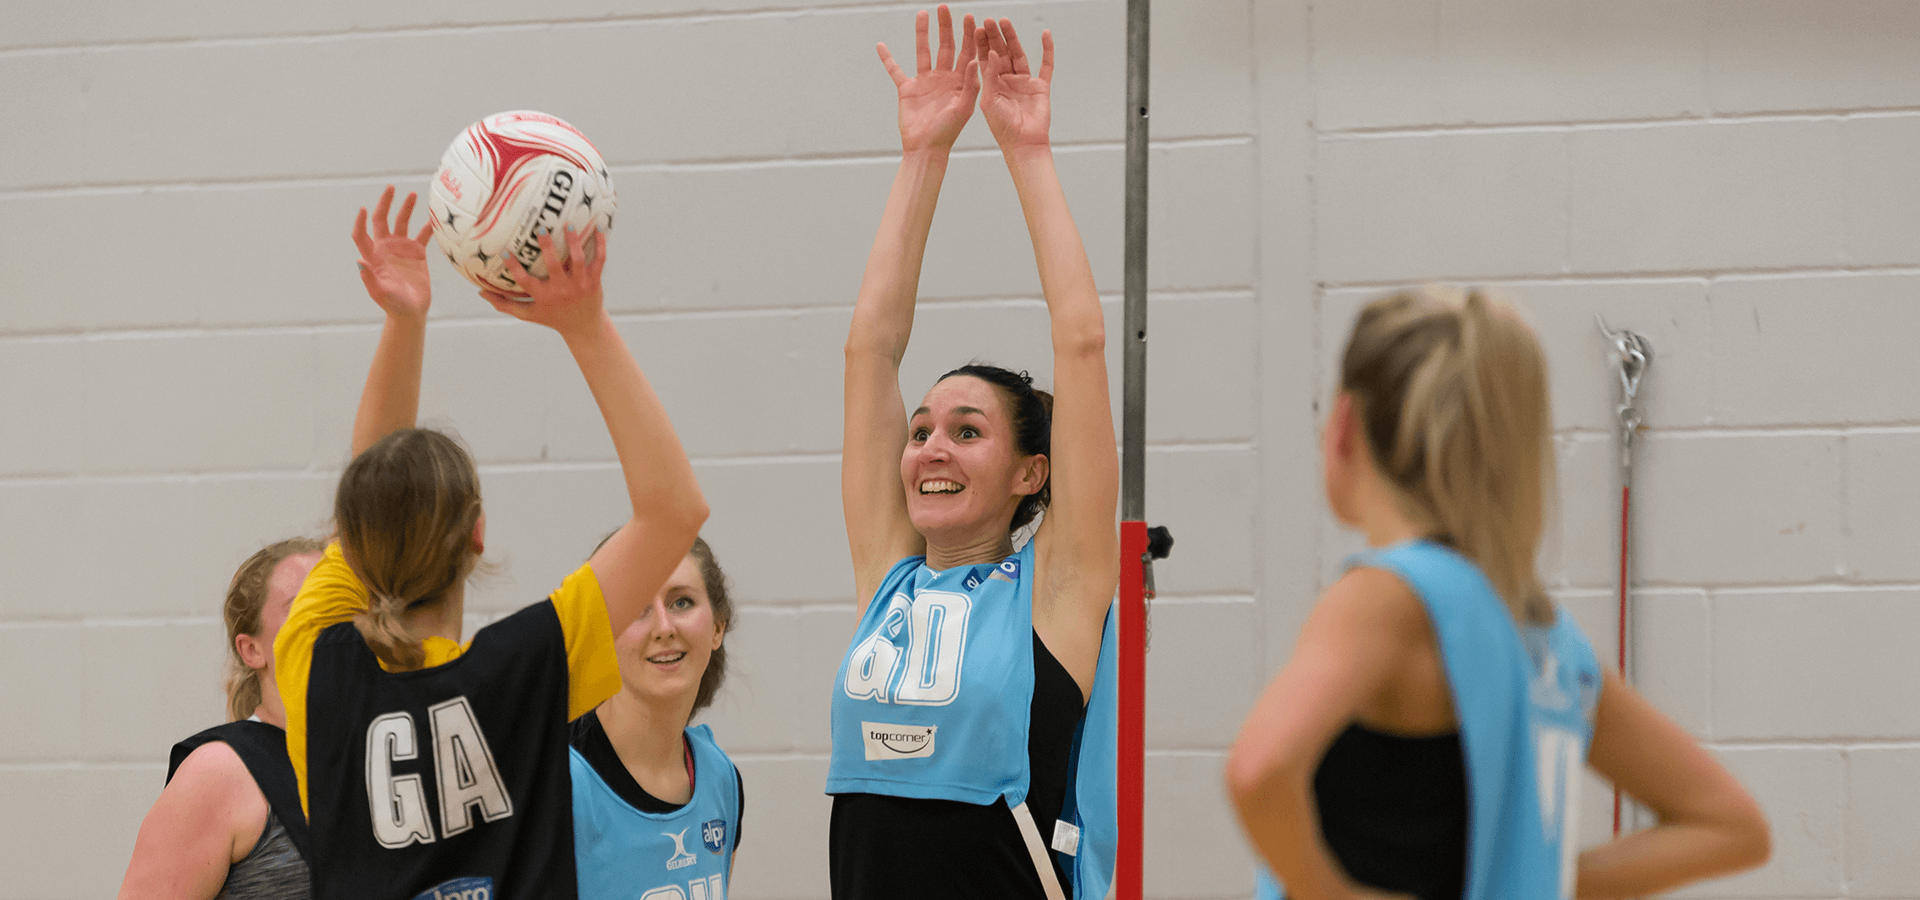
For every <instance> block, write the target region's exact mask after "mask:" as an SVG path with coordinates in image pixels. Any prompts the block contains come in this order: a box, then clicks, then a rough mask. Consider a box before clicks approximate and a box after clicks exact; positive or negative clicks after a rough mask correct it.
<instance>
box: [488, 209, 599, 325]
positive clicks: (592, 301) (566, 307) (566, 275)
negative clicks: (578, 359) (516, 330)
mask: <svg viewBox="0 0 1920 900" xmlns="http://www.w3.org/2000/svg"><path fill="white" fill-rule="evenodd" d="M566 240H567V255H566V257H565V258H564V259H563V258H562V257H561V256H560V255H559V253H558V252H556V251H555V249H554V246H553V233H552V232H547V233H546V234H543V235H541V236H540V256H541V258H542V259H545V260H546V262H547V277H546V278H544V279H542V278H536V277H534V275H533V273H532V272H529V271H527V269H526V267H525V266H522V265H521V264H520V260H519V258H518V257H516V256H514V255H513V254H511V253H509V254H507V274H509V275H512V276H513V283H514V284H517V285H519V286H520V289H521V290H523V291H526V292H527V299H525V300H516V299H513V298H510V297H508V296H507V295H505V294H502V293H500V292H499V291H481V292H480V296H481V297H483V298H485V299H486V301H487V302H488V303H491V304H493V308H494V309H497V310H499V311H501V312H503V313H506V314H507V315H510V316H512V317H514V318H516V319H519V320H521V321H523V322H532V323H534V324H536V325H545V326H547V327H548V328H551V329H553V330H555V331H558V332H560V334H561V335H562V336H566V335H568V334H574V333H578V331H579V330H580V329H582V328H586V327H588V326H590V325H592V324H593V323H595V322H597V321H598V320H599V318H600V316H601V314H602V312H603V311H604V309H605V302H606V301H605V297H604V296H603V295H602V294H601V292H600V271H601V270H602V269H604V268H606V265H607V246H606V241H605V240H604V239H603V238H602V237H601V236H600V232H599V231H597V230H592V229H589V231H587V232H580V231H574V230H573V229H571V228H569V229H567V230H566Z"/></svg>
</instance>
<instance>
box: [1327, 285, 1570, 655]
mask: <svg viewBox="0 0 1920 900" xmlns="http://www.w3.org/2000/svg"><path fill="white" fill-rule="evenodd" d="M1340 386H1341V390H1343V391H1345V392H1346V393H1348V394H1349V395H1350V396H1351V397H1352V398H1353V402H1354V406H1355V410H1356V412H1357V414H1358V416H1359V419H1360V421H1361V423H1362V426H1363V430H1364V432H1365V434H1366V440H1367V446H1368V449H1370V450H1371V451H1372V452H1373V457H1374V460H1375V461H1376V462H1377V463H1378V465H1379V466H1380V470H1381V473H1382V474H1383V475H1384V476H1385V477H1386V479H1387V481H1388V482H1389V483H1391V484H1392V485H1393V486H1394V488H1395V489H1396V491H1397V493H1398V494H1399V499H1400V501H1401V503H1402V505H1403V508H1404V509H1405V511H1406V512H1407V513H1409V514H1410V515H1412V516H1414V517H1416V518H1417V519H1419V520H1421V521H1422V522H1423V523H1425V524H1426V525H1427V526H1428V527H1429V528H1431V529H1432V531H1431V535H1430V536H1431V537H1433V538H1434V539H1435V540H1438V541H1440V542H1442V543H1445V544H1448V545H1450V546H1452V547H1453V548H1454V549H1455V550H1458V551H1459V552H1460V554H1461V555H1463V556H1465V557H1467V558H1468V559H1470V560H1472V561H1473V562H1474V563H1476V564H1478V565H1479V566H1480V568H1481V570H1482V571H1484V572H1485V573H1486V576H1487V579H1488V580H1489V581H1491V582H1492V583H1493V587H1494V590H1495V591H1497V592H1498V593H1499V594H1500V597H1501V599H1502V600H1504V601H1505V602H1506V604H1507V608H1508V610H1509V611H1510V612H1512V614H1513V617H1514V620H1515V621H1517V622H1532V623H1541V624H1545V623H1550V622H1552V621H1553V619H1554V611H1553V605H1552V603H1551V602H1550V601H1549V600H1548V599H1547V596H1546V591H1545V589H1544V588H1542V587H1541V585H1540V578H1539V575H1538V574H1537V573H1536V572H1535V570H1534V554H1535V552H1536V550H1537V548H1538V546H1539V543H1540V537H1541V532H1542V530H1543V527H1544V522H1545V509H1546V504H1547V490H1548V488H1547V485H1548V484H1549V483H1550V482H1551V479H1552V477H1553V415H1552V411H1551V409H1550V406H1549V402H1548V397H1547V365H1546V358H1545V355H1544V354H1543V353H1542V352H1541V350H1540V344H1539V342H1538V341H1537V340H1536V339H1535V338H1534V335H1533V331H1532V329H1530V328H1528V327H1527V325H1526V323H1525V322H1522V321H1521V319H1520V317H1519V315H1518V314H1517V313H1515V312H1514V311H1513V310H1512V309H1511V308H1510V307H1508V306H1507V305H1506V304H1504V303H1502V302H1500V301H1499V300H1497V299H1494V298H1492V297H1490V296H1488V295H1487V294H1485V293H1483V292H1481V291H1479V290H1469V291H1461V290H1458V289H1454V288H1443V287H1423V288H1419V289H1416V290H1411V291H1402V292H1400V293H1396V294H1392V295H1390V296H1387V297H1382V298H1380V299H1379V300H1375V301H1374V302H1372V303H1370V304H1368V305H1367V307H1366V309H1364V310H1362V311H1361V313H1360V318H1359V320H1358V321H1356V322H1355V323H1354V326H1353V336H1352V337H1351V338H1349V339H1348V341H1347V349H1346V355H1345V357H1344V358H1343V359H1342V360H1341V364H1340Z"/></svg>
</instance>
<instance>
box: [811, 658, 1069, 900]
mask: <svg viewBox="0 0 1920 900" xmlns="http://www.w3.org/2000/svg"><path fill="white" fill-rule="evenodd" d="M1085 714H1086V700H1085V698H1083V697H1082V696H1081V695H1080V684H1079V682H1076V681H1074V680H1073V675H1072V673H1070V672H1068V671H1067V668H1066V667H1065V666H1063V665H1061V664H1060V661H1059V660H1057V659H1055V658H1054V656H1053V652H1052V651H1050V650H1048V649H1047V646H1046V644H1043V643H1041V641H1040V636H1039V635H1038V634H1035V635H1034V636H1033V702H1032V705H1031V716H1032V720H1031V724H1029V725H1028V727H1027V769H1028V785H1027V809H1028V810H1029V811H1030V812H1032V813H1033V820H1034V824H1035V825H1037V826H1038V827H1039V829H1040V841H1041V843H1043V844H1046V845H1048V846H1051V845H1052V843H1053V825H1054V822H1056V821H1058V820H1059V818H1060V811H1061V809H1062V808H1064V806H1065V805H1066V799H1067V779H1068V775H1069V772H1068V768H1069V765H1068V764H1069V762H1070V761H1071V759H1072V754H1073V734H1074V731H1075V730H1076V729H1077V728H1078V727H1079V725H1080V719H1081V717H1082V716H1084V715H1085ZM1047 856H1048V858H1049V859H1051V860H1052V862H1053V871H1054V877H1055V878H1057V879H1059V881H1060V887H1061V890H1063V891H1065V892H1067V895H1068V897H1069V898H1071V897H1072V891H1073V885H1072V884H1071V883H1070V882H1069V881H1068V880H1067V874H1066V872H1065V871H1064V870H1062V869H1061V868H1060V859H1059V857H1058V855H1057V854H1053V853H1049V854H1047ZM828 860H829V872H830V874H831V878H832V885H833V897H834V900H893V898H898V897H915V898H919V900H976V898H982V897H992V898H996V900H1000V898H1008V900H1016V898H1044V897H1045V896H1046V891H1045V888H1043V887H1042V886H1041V884H1040V873H1038V872H1036V871H1034V868H1033V857H1032V855H1030V854H1029V853H1028V851H1027V843H1026V841H1025V839H1023V838H1021V836H1020V828H1019V826H1018V825H1017V824H1015V822H1014V819H1013V813H1012V812H1011V811H1009V810H1008V809H1007V801H1006V800H1005V799H1004V798H1002V799H999V800H995V801H994V802H993V805H991V806H979V805H976V804H972V803H962V802H960V801H958V800H922V799H917V798H912V797H890V796H887V795H884V794H835V795H834V797H833V819H832V822H831V824H830V825H829V829H828Z"/></svg>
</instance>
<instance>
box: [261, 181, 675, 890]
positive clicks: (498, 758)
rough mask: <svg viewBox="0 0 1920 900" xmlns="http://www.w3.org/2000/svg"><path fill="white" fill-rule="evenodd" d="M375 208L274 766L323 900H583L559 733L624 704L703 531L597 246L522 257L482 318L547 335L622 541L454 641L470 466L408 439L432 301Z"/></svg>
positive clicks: (477, 522)
mask: <svg viewBox="0 0 1920 900" xmlns="http://www.w3.org/2000/svg"><path fill="white" fill-rule="evenodd" d="M392 197H393V192H392V188H391V187H389V188H388V189H387V191H386V193H384V194H382V195H381V200H380V204H379V206H378V207H377V210H376V215H375V218H374V222H373V229H372V231H371V233H369V231H368V229H367V221H366V211H365V210H362V211H361V213H360V219H359V220H358V221H356V223H355V226H354V240H355V243H356V245H357V246H358V247H359V249H360V255H361V262H360V266H361V274H362V279H363V281H364V282H365V283H366V286H367V290H368V293H369V294H370V295H371V296H372V297H373V299H374V300H375V301H376V302H377V303H379V305H380V306H381V308H382V309H383V310H385V311H386V314H387V315H386V325H385V327H384V329H383V331H382V332H381V336H380V342H379V346H378V348H377V349H376V350H375V352H374V359H373V364H372V366H371V367H370V369H369V371H368V375H367V385H366V388H365V391H364V392H363V393H362V395H361V400H360V408H359V411H358V413H357V414H356V417H355V419H354V429H353V450H354V457H353V461H352V462H351V463H349V464H348V466H347V468H346V471H345V472H344V473H343V474H342V475H341V477H340V485H339V489H338V490H337V492H336V493H335V498H334V521H335V526H336V528H337V529H338V534H339V540H338V542H337V543H335V544H333V545H331V546H329V547H328V548H327V551H326V554H325V555H324V556H323V557H322V558H321V560H320V561H319V562H318V563H317V564H315V566H314V569H313V573H312V574H311V575H310V576H308V578H307V581H306V583H305V584H304V585H303V586H302V587H301V589H300V593H299V595H298V596H297V597H295V599H294V603H293V610H292V612H291V613H290V614H289V615H288V618H287V623H286V625H285V626H283V627H282V629H281V632H280V635H279V638H278V639H277V640H276V641H275V643H274V652H275V657H276V659H277V661H278V664H279V673H280V692H281V695H282V698H283V700H284V701H285V705H286V710H287V747H288V753H289V756H290V757H291V759H292V762H293V768H294V772H295V774H296V776H297V778H298V780H299V785H300V793H301V800H302V802H303V803H305V805H306V809H307V812H308V819H309V822H310V829H311V834H312V843H313V863H314V869H313V874H314V878H313V892H314V896H315V897H318V898H322V900H331V898H356V900H358V898H366V897H400V898H405V897H417V896H427V897H432V896H436V893H437V894H438V895H440V896H445V895H459V894H460V892H462V891H465V892H467V893H466V896H492V897H514V898H536V897H547V898H572V897H575V896H577V892H576V882H575V872H574V866H575V860H574V847H573V829H572V828H571V822H572V799H573V797H572V786H571V784H570V783H569V781H570V779H569V776H568V747H567V738H568V726H567V723H568V722H569V721H571V720H573V719H575V718H577V717H579V716H580V715H583V714H585V713H586V712H587V711H589V710H591V709H593V708H594V707H596V706H599V705H600V704H601V703H602V702H604V701H605V700H607V698H609V697H611V696H613V694H614V693H615V692H616V691H618V690H619V687H620V675H619V670H618V668H617V663H616V658H615V650H614V635H616V634H620V633H623V632H625V631H626V630H627V628H628V626H630V625H631V624H632V623H633V622H634V620H635V619H636V618H638V617H639V616H640V615H641V614H642V613H643V612H644V611H645V610H646V609H647V606H648V604H649V602H650V601H651V600H652V599H653V598H654V596H655V595H656V594H657V593H658V592H659V590H660V586H661V585H662V584H663V583H664V582H665V581H666V580H667V578H668V577H669V576H670V575H671V574H672V573H673V571H674V569H675V568H676V567H678V566H679V565H680V562H681V560H682V559H684V558H685V556H686V554H687V550H688V548H689V547H691V546H692V544H693V541H694V538H695V537H697V536H698V534H699V529H700V525H701V523H702V522H704V521H705V519H706V515H707V507H706V502H705V500H704V499H702V497H701V494H700V489H699V486H698V485H697V484H696V483H695V481H694V477H693V469H692V466H691V465H690V464H689V463H688V461H687V457H686V453H685V452H684V451H683V450H682V449H681V447H680V442H679V440H678V439H677V438H676V437H675V436H674V433H673V427H672V425H671V423H669V422H668V421H667V416H666V412H665V410H664V409H662V408H661V406H660V402H659V400H658V399H657V398H656V397H655V396H654V393H653V390H652V388H651V387H649V386H648V384H647V381H646V378H645V376H643V375H642V374H641V372H640V368H639V366H638V365H636V364H635V363H634V360H633V357H632V355H631V354H630V353H628V351H627V348H626V345H625V343H624V342H623V341H622V339H621V337H620V335H619V332H618V331H616V330H615V328H614V325H613V321H612V319H611V318H610V317H609V316H608V315H607V312H606V310H605V308H604V301H603V297H602V294H601V289H600V273H601V269H602V267H603V266H604V265H605V263H606V254H605V248H604V245H603V243H602V242H601V239H600V236H599V235H597V234H595V235H593V236H591V237H587V236H583V235H581V234H578V233H567V234H566V235H565V236H564V240H565V242H566V253H565V256H564V257H563V256H562V255H561V254H560V253H559V252H557V251H556V249H555V238H556V236H555V235H552V234H548V235H543V236H541V238H540V244H541V252H542V254H543V255H544V256H545V258H546V261H547V264H548V272H549V273H550V277H549V278H548V279H546V280H541V279H536V278H534V277H533V276H532V275H530V274H528V273H527V271H526V270H525V269H524V268H522V267H520V266H519V265H518V261H517V260H509V261H508V267H509V270H510V272H511V273H512V275H513V277H514V278H515V279H516V281H517V282H518V283H519V284H520V286H521V287H522V288H523V289H525V290H526V292H527V293H528V294H529V296H530V299H528V300H527V301H525V302H519V301H514V300H509V299H507V298H505V297H502V296H500V295H498V294H491V293H488V294H485V296H486V297H487V299H488V301H489V302H491V303H492V304H493V306H494V308H495V309H497V310H499V311H501V312H504V313H506V314H508V315H511V316H513V317H515V318H518V319H523V320H526V321H530V322H534V323H537V324H541V325H545V326H547V327H549V328H552V329H554V331H555V332H557V333H558V334H559V335H560V337H561V339H562V340H563V341H564V342H565V343H566V346H567V349H568V350H569V351H570V352H571V353H572V355H573V358H574V361H575V363H577V364H578V366H579V368H580V373H581V375H583V376H584V377H585V379H586V382H587V386H588V388H589V389H590V390H591V391H592V393H593V396H594V400H595V401H596V402H597V403H598V405H599V408H600V412H601V416H602V417H603V419H604V420H605V422H606V425H607V429H608V431H609V432H610V433H611V435H612V438H613V445H614V450H615V453H616V454H617V455H618V457H619V460H620V468H621V472H622V475H623V477H624V479H625V484H626V489H627V494H628V498H629V501H630V503H631V505H632V510H633V514H632V518H631V519H630V520H629V521H628V522H627V523H626V524H625V525H623V526H621V528H620V529H619V530H618V531H616V532H615V533H614V534H613V536H612V537H610V538H608V539H607V541H606V542H605V543H604V544H603V545H602V546H601V547H600V549H599V550H597V551H596V552H595V553H594V554H593V555H592V557H590V558H589V559H588V561H587V563H586V564H584V565H582V566H581V567H580V568H579V569H577V570H576V571H574V573H573V574H572V575H569V576H568V577H567V578H566V580H565V581H564V582H563V583H562V584H561V585H560V588H559V589H558V590H556V591H554V592H553V594H552V595H550V596H549V597H548V598H547V599H546V600H543V601H541V602H539V603H536V604H534V605H532V606H528V607H526V608H525V609H522V610H521V611H519V612H518V613H515V614H513V615H511V616H508V617H507V618H504V619H502V620H500V621H497V622H495V623H493V624H491V625H488V626H487V627H485V628H482V629H480V630H479V631H478V632H476V633H475V634H474V636H473V639H472V640H471V641H470V642H468V643H465V644H462V643H460V642H459V638H460V635H461V617H462V613H463V611H464V601H465V581H466V577H467V575H468V573H469V572H471V571H472V570H473V568H474V566H475V564H476V563H477V562H478V560H479V559H480V556H481V553H482V551H483V549H484V545H485V541H486V516H485V513H484V511H483V509H482V507H481V502H480V484H479V476H478V473H477V471H476V470H475V467H474V462H473V459H472V457H470V456H469V455H468V454H467V453H466V451H465V450H464V449H462V448H461V447H460V446H459V445H458V444H457V443H455V442H454V441H453V440H452V439H450V438H448V437H447V436H445V435H443V434H441V433H439V432H436V431H430V430H423V429H417V428H414V427H412V426H413V424H414V419H415V415H416V410H417V408H418V403H419V391H420V369H421V362H422V355H423V352H424V345H425V335H426V315H427V309H428V306H429V304H430V302H431V298H430V291H429V284H428V278H427V269H426V248H425V244H426V240H427V236H428V232H429V229H427V228H422V229H421V230H420V232H419V234H418V235H417V236H414V237H409V236H408V233H407V230H408V229H407V220H408V218H409V214H410V213H411V211H412V208H413V204H414V198H413V197H412V196H411V195H410V196H409V197H408V198H407V201H406V202H405V203H404V204H403V205H402V206H401V208H400V211H399V213H398V214H397V217H396V223H395V225H394V226H393V227H391V228H389V226H388V223H387V209H388V206H389V204H390V203H391V201H392Z"/></svg>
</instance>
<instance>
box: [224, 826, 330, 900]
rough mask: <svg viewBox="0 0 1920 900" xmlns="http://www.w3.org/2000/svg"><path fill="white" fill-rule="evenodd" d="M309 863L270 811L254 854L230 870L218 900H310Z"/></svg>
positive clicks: (255, 845)
mask: <svg viewBox="0 0 1920 900" xmlns="http://www.w3.org/2000/svg"><path fill="white" fill-rule="evenodd" d="M309 896H310V894H309V888H308V880H307V861H306V860H305V859H302V858H301V856H300V851H299V850H297V849H295V848H294V846H293V840H292V839H291V838H289V837H288V836H287V828H286V826H285V825H282V824H281V823H280V817H279V816H276V815H274V814H273V811H272V810H268V811H267V825H266V827H265V828H262V829H260V841H259V843H256V844H254V845H253V852H251V853H248V854H247V855H246V857H245V858H244V859H242V860H240V861H239V862H237V863H234V864H233V867H232V868H229V869H228V870H227V883H226V884H223V885H221V886H220V893H218V894H216V895H214V897H215V900H308V897H309Z"/></svg>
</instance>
